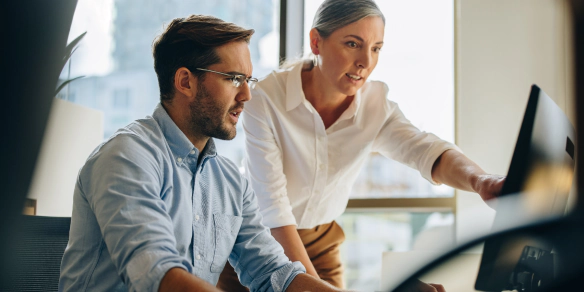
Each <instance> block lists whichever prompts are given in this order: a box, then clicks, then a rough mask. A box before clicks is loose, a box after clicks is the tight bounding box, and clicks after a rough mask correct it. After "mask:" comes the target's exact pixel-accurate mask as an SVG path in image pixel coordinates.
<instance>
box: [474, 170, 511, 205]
mask: <svg viewBox="0 0 584 292" xmlns="http://www.w3.org/2000/svg"><path fill="white" fill-rule="evenodd" d="M506 179H507V177H505V176H502V175H494V174H483V175H479V176H478V177H477V179H476V183H475V186H474V189H475V192H477V193H478V194H479V195H480V196H481V198H483V200H485V201H486V200H490V199H493V198H496V197H498V196H499V195H500V194H501V189H502V188H503V184H504V183H505V180H506Z"/></svg>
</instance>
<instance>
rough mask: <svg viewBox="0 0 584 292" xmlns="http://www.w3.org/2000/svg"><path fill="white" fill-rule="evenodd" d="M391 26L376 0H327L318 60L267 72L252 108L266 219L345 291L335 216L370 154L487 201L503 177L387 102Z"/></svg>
mask: <svg viewBox="0 0 584 292" xmlns="http://www.w3.org/2000/svg"><path fill="white" fill-rule="evenodd" d="M384 26H385V19H384V16H383V14H382V13H381V11H380V10H379V8H378V7H377V5H376V4H375V3H374V2H373V1H371V0H326V1H325V2H323V3H322V5H321V6H320V7H319V9H318V11H317V13H316V16H315V18H314V22H313V27H312V29H311V31H310V49H311V51H312V53H313V55H314V60H311V61H310V62H306V61H302V62H298V63H297V64H295V65H294V66H293V67H292V68H289V69H285V70H281V71H276V72H273V73H272V74H270V75H268V76H267V77H265V78H264V79H263V80H262V81H260V82H259V83H258V85H257V86H256V88H255V89H254V90H252V96H253V98H252V99H251V101H249V102H247V103H246V105H245V111H244V118H243V127H244V129H245V131H246V151H247V158H246V167H247V172H248V175H249V178H250V181H251V185H252V188H253V189H254V191H255V192H256V194H257V196H258V201H259V205H260V209H261V212H262V215H263V216H264V219H263V223H264V224H265V225H266V226H268V227H270V228H271V231H272V235H273V236H274V237H275V238H276V239H277V240H278V241H279V242H280V243H281V244H282V247H283V248H284V251H285V253H286V255H287V256H288V257H289V258H290V260H292V261H301V262H302V264H304V266H305V267H306V270H307V272H308V273H309V274H311V275H313V276H315V277H319V278H321V279H323V280H325V281H327V282H329V283H330V284H332V285H334V286H336V287H339V288H342V287H343V278H342V267H341V259H340V257H339V245H340V244H341V243H342V242H343V240H344V234H343V231H342V229H341V227H340V226H339V225H337V223H335V221H334V220H335V218H337V217H338V216H340V215H341V214H342V213H343V212H344V211H345V208H346V205H347V202H348V199H349V191H350V189H351V187H352V185H353V183H354V181H355V179H356V178H357V175H358V174H359V170H360V169H361V167H362V166H363V164H364V163H365V161H366V158H367V157H368V155H369V154H370V153H371V152H379V153H381V154H382V155H384V156H386V157H388V158H391V159H394V160H397V161H399V162H401V163H403V164H406V165H408V166H410V167H412V168H415V169H417V170H419V171H420V173H421V174H422V176H423V177H424V178H426V179H427V180H429V181H430V182H432V183H435V184H439V183H445V184H447V185H450V186H452V187H455V188H459V189H463V190H467V191H475V192H478V193H479V194H480V195H481V197H482V198H483V199H489V198H491V197H494V196H496V195H497V194H498V193H499V191H500V189H501V186H502V183H503V181H504V177H501V176H494V175H488V174H486V173H485V172H484V171H483V170H482V169H481V168H480V167H478V166H477V165H476V164H475V163H473V162H472V161H470V160H469V159H468V158H466V157H465V156H464V155H463V154H462V153H461V152H460V151H459V149H458V148H457V147H456V146H455V145H453V144H451V143H448V142H446V141H443V140H440V139H439V138H438V137H436V136H435V135H433V134H429V133H425V132H421V131H419V130H418V129H417V128H416V127H414V126H413V125H412V124H411V123H410V122H409V121H408V120H407V119H406V118H405V117H404V115H403V114H402V112H401V111H400V110H399V108H398V106H397V104H395V103H394V102H391V101H389V100H388V99H387V92H388V89H387V86H386V85H385V84H384V83H382V82H378V81H371V82H367V78H368V77H369V75H370V74H371V72H372V71H373V69H374V68H375V66H376V65H377V60H378V57H379V53H380V50H381V48H382V46H383V36H384ZM229 275H231V276H229ZM233 275H234V274H233V272H232V269H231V267H230V266H229V265H227V266H226V271H224V274H223V275H222V276H221V278H220V280H219V281H220V284H219V287H220V288H223V289H225V290H227V291H237V289H236V288H235V287H234V286H232V284H230V283H229V279H233V277H234V276H233Z"/></svg>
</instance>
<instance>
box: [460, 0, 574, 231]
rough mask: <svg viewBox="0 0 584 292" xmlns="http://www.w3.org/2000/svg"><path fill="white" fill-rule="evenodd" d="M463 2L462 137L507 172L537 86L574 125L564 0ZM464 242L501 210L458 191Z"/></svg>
mask: <svg viewBox="0 0 584 292" xmlns="http://www.w3.org/2000/svg"><path fill="white" fill-rule="evenodd" d="M455 1H456V96H457V98H456V136H457V144H458V145H459V146H460V147H461V148H462V149H463V151H464V152H465V154H466V155H467V156H468V157H470V158H471V159H472V160H474V161H475V162H477V163H478V164H479V165H480V166H481V167H482V168H483V169H484V170H485V171H487V172H490V173H497V174H506V172H507V170H508V167H509V163H510V160H511V155H512V152H513V148H514V145H515V142H516V139H517V135H518V133H519V127H520V123H521V119H522V117H523V113H524V111H525V106H526V104H527V98H528V94H529V90H530V86H531V84H534V83H535V84H537V85H539V86H540V87H541V88H542V89H543V90H544V91H545V92H546V93H547V94H548V95H549V96H551V97H552V98H553V99H554V100H555V101H556V103H557V104H558V105H559V106H560V108H562V109H563V110H564V112H566V114H567V115H568V117H569V118H570V119H571V120H572V122H573V123H574V124H575V113H574V108H575V102H574V100H573V90H572V80H571V78H572V57H571V55H572V53H571V48H572V46H571V30H570V26H571V23H570V17H569V16H570V15H569V10H568V8H569V6H568V3H567V1H565V0H488V1H485V0H455ZM457 210H458V220H457V237H458V239H459V240H462V239H465V238H468V237H471V236H472V235H474V234H477V233H479V232H484V231H486V230H488V229H489V228H490V226H491V224H492V220H493V218H494V215H495V212H494V211H493V210H492V209H490V208H489V207H488V206H487V205H486V204H485V203H484V202H482V200H481V199H480V198H479V197H478V195H476V194H471V193H467V192H459V193H458V202H457Z"/></svg>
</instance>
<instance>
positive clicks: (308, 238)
mask: <svg viewBox="0 0 584 292" xmlns="http://www.w3.org/2000/svg"><path fill="white" fill-rule="evenodd" d="M298 235H300V239H301V240H302V243H303V244H304V247H305V248H306V252H307V253H308V257H309V258H310V261H311V262H312V264H313V265H314V268H315V269H316V272H317V273H318V276H319V277H320V278H321V279H322V280H324V281H326V282H328V283H330V284H331V285H333V286H335V287H338V288H341V289H342V288H344V287H345V285H344V283H343V266H342V265H341V255H340V245H341V243H343V241H345V233H344V232H343V229H342V228H341V226H339V225H338V224H337V223H336V222H335V221H333V222H331V223H328V224H322V225H319V226H316V227H314V228H312V229H298ZM217 288H219V289H221V290H224V291H228V292H247V291H249V289H247V288H246V287H244V286H243V285H241V284H240V283H239V280H238V278H237V274H236V273H235V270H233V267H231V265H230V264H229V262H228V263H226V264H225V268H224V269H223V272H222V273H221V275H220V276H219V281H218V282H217Z"/></svg>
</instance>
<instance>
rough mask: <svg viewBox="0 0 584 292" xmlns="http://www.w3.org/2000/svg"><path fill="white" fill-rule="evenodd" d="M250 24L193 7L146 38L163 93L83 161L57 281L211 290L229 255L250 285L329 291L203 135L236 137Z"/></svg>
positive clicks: (245, 88) (69, 287) (72, 287)
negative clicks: (274, 231)
mask: <svg viewBox="0 0 584 292" xmlns="http://www.w3.org/2000/svg"><path fill="white" fill-rule="evenodd" d="M252 34H253V30H246V29H243V28H241V27H238V26H236V25H234V24H231V23H226V22H224V21H222V20H220V19H217V18H214V17H210V16H200V15H193V16H190V17H188V18H186V19H175V20H173V21H172V22H171V23H170V25H169V26H168V28H167V29H166V31H165V32H164V33H163V34H162V35H161V36H160V37H159V38H158V39H157V40H156V41H155V43H154V48H153V55H154V67H155V70H156V73H157V75H158V82H159V86H160V96H161V103H160V104H159V105H158V106H157V107H156V109H155V111H154V114H153V115H152V117H146V118H145V119H142V120H137V121H135V122H134V123H132V124H130V125H128V126H126V127H125V128H123V129H120V130H118V131H117V132H116V133H115V134H114V135H113V136H112V137H111V138H109V139H108V140H107V141H106V142H104V143H103V144H102V145H100V146H99V147H98V148H97V149H96V150H95V151H94V152H93V153H92V154H91V156H90V157H89V158H88V160H87V162H86V164H85V166H84V167H83V168H82V169H81V171H80V173H79V178H78V180H77V184H76V188H75V193H74V203H73V204H74V205H73V214H72V218H71V231H70V238H69V244H68V246H67V249H66V251H65V254H64V255H63V261H62V265H61V278H60V283H59V290H60V291H217V288H215V287H214V286H215V284H216V282H217V280H218V278H219V274H220V272H221V271H222V270H223V267H224V266H225V263H226V261H227V260H228V259H229V262H230V263H231V265H232V266H234V267H235V270H236V271H237V273H238V275H239V278H240V280H241V282H242V283H243V284H244V285H245V286H247V287H249V288H250V289H251V290H252V291H305V290H307V289H313V290H316V291H338V290H336V289H335V288H333V287H331V286H329V285H328V284H326V283H324V282H321V281H320V280H317V279H316V278H313V277H311V276H309V275H306V274H304V273H305V269H304V267H303V266H302V265H301V264H300V262H295V263H292V262H290V261H289V260H288V258H287V257H286V256H285V255H284V253H283V249H282V247H281V246H280V245H279V244H278V243H277V242H276V241H275V240H274V238H273V237H272V236H271V235H270V233H269V231H268V229H267V228H266V227H264V226H263V225H262V224H261V223H260V221H261V217H260V215H259V213H258V204H257V200H256V197H255V195H254V194H253V192H252V190H251V189H250V186H249V184H248V182H247V180H246V179H244V178H243V177H242V176H241V175H240V174H239V172H238V168H237V167H236V165H234V164H233V163H232V162H231V161H229V160H227V159H225V158H223V157H221V156H219V155H217V153H216V150H215V145H214V143H213V139H212V137H215V138H219V139H233V137H235V134H236V128H235V125H236V123H237V121H238V119H239V115H240V114H241V111H242V110H243V105H244V103H245V102H246V101H247V100H249V99H250V97H251V95H250V91H249V86H250V85H251V83H252V82H254V81H257V80H256V79H255V78H251V77H249V76H250V74H251V72H252V65H251V60H250V52H249V48H248V42H249V39H250V37H251V35H252Z"/></svg>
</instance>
